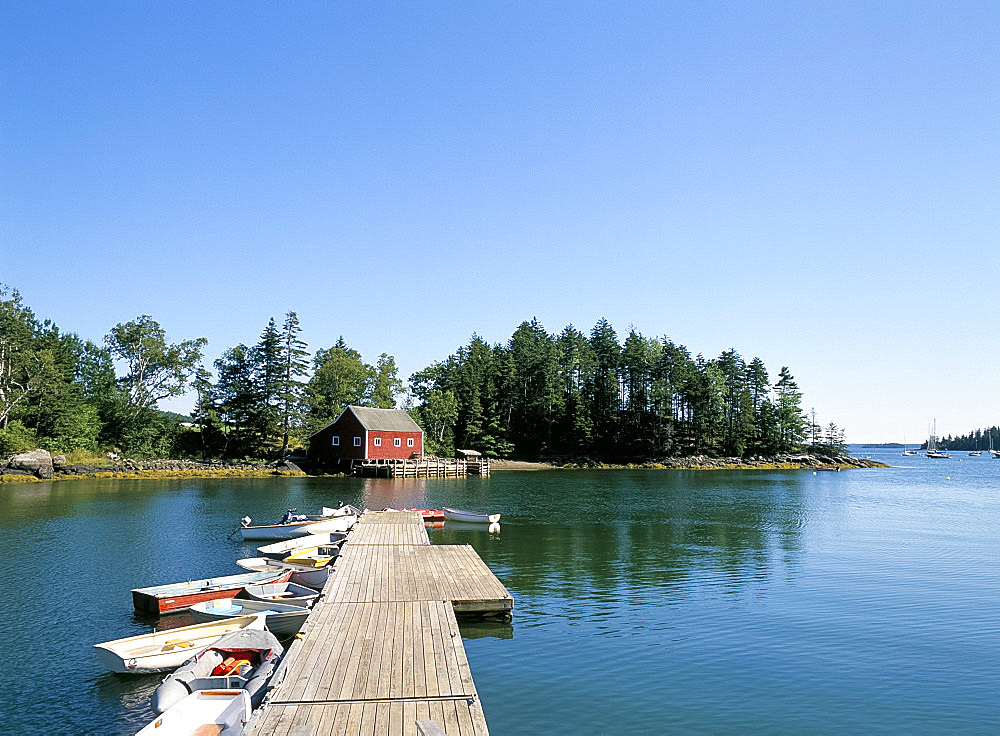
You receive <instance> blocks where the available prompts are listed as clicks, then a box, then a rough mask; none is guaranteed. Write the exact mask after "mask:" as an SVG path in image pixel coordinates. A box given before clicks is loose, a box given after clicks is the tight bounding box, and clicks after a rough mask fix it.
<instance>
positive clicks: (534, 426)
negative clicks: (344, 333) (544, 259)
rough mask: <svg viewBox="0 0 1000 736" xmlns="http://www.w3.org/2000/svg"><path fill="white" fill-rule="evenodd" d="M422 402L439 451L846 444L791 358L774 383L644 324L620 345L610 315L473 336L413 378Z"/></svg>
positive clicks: (755, 363)
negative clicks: (814, 412) (502, 340)
mask: <svg viewBox="0 0 1000 736" xmlns="http://www.w3.org/2000/svg"><path fill="white" fill-rule="evenodd" d="M410 392H411V401H412V403H413V405H414V408H413V409H412V412H413V414H414V416H415V418H416V419H417V421H418V422H419V423H420V424H421V426H422V427H423V428H424V430H425V432H426V433H427V444H428V446H429V447H430V448H431V449H434V450H437V451H438V452H444V453H447V452H450V451H451V450H453V449H455V448H467V449H476V450H480V451H481V452H484V453H486V454H488V455H490V456H493V457H506V456H509V455H514V456H517V457H520V458H539V457H559V456H562V457H574V458H579V457H593V458H598V459H608V460H619V461H626V460H645V459H650V458H657V457H665V456H671V455H690V454H705V455H710V456H724V457H747V456H754V455H775V454H779V453H784V452H792V451H796V450H799V449H801V448H802V447H803V445H804V443H805V441H806V438H807V437H809V438H810V439H811V440H812V443H813V444H814V445H816V447H817V449H823V450H825V451H829V452H843V451H844V450H845V446H844V437H843V430H840V429H838V428H837V427H836V426H835V425H830V427H829V428H828V429H827V431H825V432H823V431H821V430H819V428H818V427H817V426H815V418H814V417H813V419H812V420H811V421H807V418H806V416H805V415H804V413H803V411H802V409H801V407H800V403H801V399H802V394H801V392H800V391H799V388H798V385H797V384H796V382H795V379H794V378H793V376H792V374H791V372H790V371H789V370H788V368H787V367H782V368H781V369H780V371H779V372H778V376H777V380H775V381H774V382H773V383H772V381H771V378H770V376H769V375H768V372H767V369H766V368H765V366H764V364H763V362H762V361H761V360H760V359H759V358H753V359H751V360H750V361H749V362H747V361H746V360H744V358H742V357H741V356H740V355H739V353H737V352H736V350H734V349H730V350H726V351H725V352H723V353H722V354H721V355H719V356H718V357H717V358H714V359H706V358H704V357H702V356H701V355H697V356H692V355H691V353H690V351H688V349H687V348H685V347H684V346H683V345H679V344H677V343H675V342H673V341H672V340H670V339H669V338H667V337H662V338H647V337H643V336H642V335H641V334H640V333H639V332H637V331H636V330H635V329H632V330H630V331H629V334H628V335H627V336H626V338H625V341H624V343H620V342H619V339H618V336H617V334H616V333H615V330H614V329H613V328H612V326H611V325H610V324H609V323H608V322H607V320H604V319H602V320H600V321H599V322H598V323H597V324H596V325H595V326H594V328H593V329H592V330H591V331H590V334H589V335H585V334H583V333H582V332H580V331H579V330H578V329H576V328H575V327H573V326H572V325H570V326H568V327H566V328H565V329H563V331H562V332H560V333H559V334H549V333H548V332H546V330H545V329H544V328H543V327H542V326H541V325H540V324H539V323H538V322H537V321H536V320H532V321H531V322H523V323H522V324H521V325H520V326H519V327H518V328H517V330H516V331H515V332H514V334H513V335H512V336H511V338H510V340H509V341H508V342H507V344H506V345H499V344H498V345H489V344H487V343H486V342H485V341H483V340H482V339H481V338H480V337H478V336H473V338H472V340H471V341H470V342H469V344H468V345H465V346H463V347H461V348H459V349H458V350H457V352H455V353H454V354H453V355H451V356H449V357H448V358H447V359H445V360H443V361H441V362H438V363H435V364H433V365H431V366H429V367H428V368H425V369H424V370H422V371H419V372H418V373H415V374H414V375H413V376H412V377H411V378H410Z"/></svg>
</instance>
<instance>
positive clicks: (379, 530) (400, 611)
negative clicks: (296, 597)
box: [246, 511, 514, 736]
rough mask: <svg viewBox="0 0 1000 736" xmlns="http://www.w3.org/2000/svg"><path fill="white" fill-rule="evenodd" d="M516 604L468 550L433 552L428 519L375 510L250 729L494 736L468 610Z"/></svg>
mask: <svg viewBox="0 0 1000 736" xmlns="http://www.w3.org/2000/svg"><path fill="white" fill-rule="evenodd" d="M513 605H514V599H513V598H512V597H511V595H510V593H509V592H508V591H507V589H506V588H504V586H503V584H502V583H501V582H500V581H499V580H498V579H497V578H496V576H495V575H493V573H492V572H491V571H490V569H489V568H488V567H487V566H486V563H484V562H483V561H482V559H481V558H480V557H479V555H477V554H476V553H475V551H474V550H473V549H472V547H470V546H468V545H431V544H430V540H429V539H428V537H427V532H426V530H425V529H424V525H423V520H422V519H421V517H420V516H419V515H418V514H414V513H407V512H386V511H378V512H372V511H367V512H365V514H364V515H363V516H362V517H361V519H360V520H359V521H358V524H357V525H356V526H355V527H354V529H353V530H352V531H351V533H350V534H349V535H348V539H347V542H345V544H344V546H343V551H342V552H341V554H340V556H339V557H338V558H337V560H336V564H335V567H334V574H333V575H331V577H330V580H329V581H328V582H327V584H326V587H325V588H324V590H323V595H322V596H321V597H320V601H319V602H318V603H317V604H316V606H315V607H314V609H313V612H312V614H310V616H309V619H308V621H307V622H306V624H305V626H304V627H303V629H302V632H301V635H300V636H301V638H300V639H299V640H297V641H296V642H295V643H294V644H293V645H292V646H291V647H290V648H289V650H288V652H287V653H286V655H285V660H284V662H283V664H282V666H281V668H280V669H279V671H278V673H277V675H276V676H275V681H276V682H277V683H278V685H277V688H276V689H275V690H274V691H273V692H272V693H271V695H270V697H269V698H268V700H267V702H266V704H265V707H264V708H262V709H261V710H259V711H257V712H256V713H255V714H254V716H253V718H252V719H251V720H250V722H249V723H248V724H247V730H246V733H247V734H252V735H254V736H264V735H265V734H268V735H270V734H275V736H320V735H323V736H325V735H326V734H338V735H339V734H371V735H372V736H381V735H382V734H394V735H397V734H398V735H400V736H403V735H409V734H413V735H416V734H437V733H444V734H463V735H466V734H476V735H478V734H487V733H489V730H488V729H487V726H486V717H485V715H484V713H483V707H482V704H481V703H480V701H479V695H478V693H477V692H476V687H475V684H474V683H473V680H472V672H471V670H470V668H469V662H468V660H467V658H466V656H465V648H464V646H463V645H462V637H461V634H460V633H459V630H458V622H457V620H456V618H455V613H456V611H457V612H460V613H462V612H469V613H476V614H493V615H499V616H509V615H510V611H511V610H512V608H513Z"/></svg>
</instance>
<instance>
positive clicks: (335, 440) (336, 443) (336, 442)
mask: <svg viewBox="0 0 1000 736" xmlns="http://www.w3.org/2000/svg"><path fill="white" fill-rule="evenodd" d="M333 446H334V447H340V435H339V434H335V435H333Z"/></svg>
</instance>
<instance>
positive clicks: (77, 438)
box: [0, 284, 403, 458]
mask: <svg viewBox="0 0 1000 736" xmlns="http://www.w3.org/2000/svg"><path fill="white" fill-rule="evenodd" d="M300 331H301V328H300V327H299V320H298V317H297V315H296V314H295V312H289V313H288V314H286V315H285V319H284V321H283V323H282V324H280V325H279V324H278V323H276V322H275V320H274V319H271V320H270V322H269V323H268V324H267V325H266V327H265V328H264V329H263V331H262V332H261V334H260V338H259V340H258V341H257V342H255V343H254V344H253V345H244V344H239V345H236V346H235V347H232V348H229V349H228V350H226V351H225V352H224V353H223V354H222V356H221V357H220V358H219V359H218V360H216V361H215V362H214V364H213V367H214V369H215V372H214V374H213V373H212V372H211V371H210V370H209V369H208V368H206V367H205V366H204V365H203V351H204V348H205V345H206V344H207V340H205V339H204V338H195V339H192V340H185V341H182V342H178V343H169V342H168V341H167V339H166V334H165V332H164V330H163V328H162V327H161V326H160V325H159V323H157V322H156V321H155V320H154V319H152V318H151V317H150V316H148V315H142V316H140V317H138V318H136V319H134V320H132V321H130V322H125V323H121V324H118V325H115V326H114V327H113V328H112V329H111V331H110V332H109V333H108V335H107V336H106V337H105V338H104V341H103V344H101V345H98V344H95V343H93V342H91V341H84V340H81V339H80V338H79V337H78V336H77V335H75V334H72V333H64V332H61V331H60V329H59V328H58V327H57V326H56V325H55V324H53V323H52V322H51V321H49V320H44V321H39V320H38V319H37V318H36V317H35V315H34V313H33V312H32V311H31V309H29V308H28V307H27V306H25V305H24V303H23V301H22V298H21V295H20V294H19V293H18V292H17V291H16V290H15V289H11V288H10V287H7V286H4V285H2V284H0V454H4V453H7V454H10V453H13V452H19V451H22V450H26V449H32V448H34V447H39V446H40V447H44V448H46V449H49V450H52V451H54V452H64V453H72V452H84V453H95V452H98V451H101V450H105V449H109V448H116V449H119V450H121V451H123V452H125V453H126V454H128V455H131V456H136V457H213V458H237V457H240V458H242V457H249V458H269V457H274V456H278V455H280V454H282V453H284V452H285V451H286V450H287V449H288V448H289V447H291V446H294V445H301V444H302V442H303V441H304V439H305V438H306V437H307V436H308V435H309V434H310V433H311V432H312V431H315V430H316V429H319V428H320V427H323V426H325V425H326V424H328V423H329V422H331V421H333V420H334V419H336V417H337V416H338V415H339V414H340V411H341V410H342V409H343V407H344V406H345V405H347V404H361V405H366V406H379V407H387V408H388V407H392V406H395V398H396V396H397V395H399V394H400V393H401V392H402V388H403V387H402V382H401V381H400V380H399V378H398V376H397V368H396V363H395V360H394V359H393V358H392V356H389V355H386V354H383V355H382V356H381V357H380V358H379V359H378V361H377V363H376V364H375V365H369V364H367V363H365V362H364V361H363V360H362V359H361V354H360V353H358V352H357V351H356V350H353V349H351V348H350V347H348V346H347V345H346V344H345V343H344V341H343V339H342V338H341V340H339V341H338V342H337V344H335V345H333V346H332V347H330V348H327V349H320V350H317V351H316V354H315V355H314V356H312V357H311V358H310V356H309V353H308V351H307V350H306V345H305V343H304V342H303V341H302V340H301V339H300V338H299V333H300ZM116 364H117V365H118V366H120V367H121V375H118V374H117V373H116V370H115V366H116ZM189 391H194V392H195V395H196V397H197V399H196V405H195V409H194V411H193V412H192V414H191V417H190V421H187V422H180V421H178V417H177V415H174V414H170V413H168V412H162V411H159V410H158V409H157V403H158V402H159V401H161V400H163V399H167V398H170V397H174V396H180V395H183V394H186V393H188V392H189ZM185 425H188V426H185Z"/></svg>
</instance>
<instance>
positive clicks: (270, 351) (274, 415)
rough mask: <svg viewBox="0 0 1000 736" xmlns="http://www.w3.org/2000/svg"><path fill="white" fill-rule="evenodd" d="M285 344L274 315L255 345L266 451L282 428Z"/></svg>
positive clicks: (258, 410) (260, 428)
mask: <svg viewBox="0 0 1000 736" xmlns="http://www.w3.org/2000/svg"><path fill="white" fill-rule="evenodd" d="M283 350H284V344H283V340H282V335H281V334H280V333H279V332H278V326H277V324H276V323H275V321H274V318H273V317H272V318H271V319H270V320H268V323H267V327H265V328H264V331H263V332H262V333H261V334H260V340H259V341H258V342H257V344H256V345H255V346H254V356H253V357H254V362H255V373H256V380H257V384H258V386H257V396H258V399H259V401H260V405H259V406H258V407H256V409H255V410H254V415H255V423H256V430H257V433H258V437H259V442H260V446H261V450H262V451H264V450H265V448H267V447H268V446H269V444H270V440H271V438H273V437H277V436H278V433H279V431H280V423H281V422H280V414H281V388H282V379H283V377H284V360H283V354H282V353H283Z"/></svg>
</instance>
